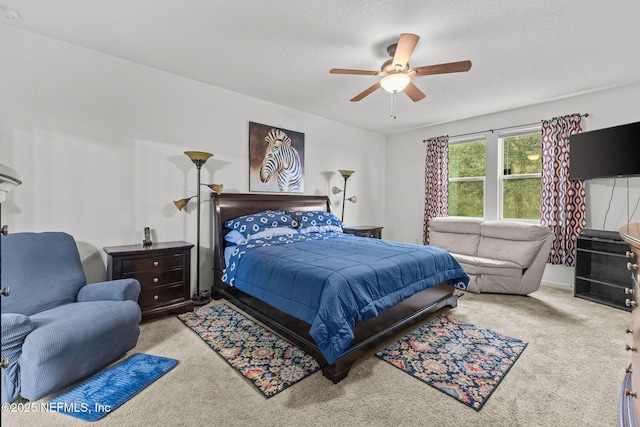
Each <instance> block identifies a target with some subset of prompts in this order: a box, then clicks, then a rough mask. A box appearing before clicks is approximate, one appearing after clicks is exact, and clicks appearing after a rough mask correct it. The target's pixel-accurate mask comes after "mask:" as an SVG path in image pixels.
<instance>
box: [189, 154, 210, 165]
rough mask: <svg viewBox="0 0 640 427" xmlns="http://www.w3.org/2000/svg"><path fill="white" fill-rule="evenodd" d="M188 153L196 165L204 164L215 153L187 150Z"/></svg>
mask: <svg viewBox="0 0 640 427" xmlns="http://www.w3.org/2000/svg"><path fill="white" fill-rule="evenodd" d="M184 154H186V155H187V156H188V157H189V158H190V159H191V161H192V162H193V163H195V164H196V166H202V165H203V164H205V162H206V161H207V160H208V159H209V157H213V154H211V153H207V152H204V151H185V152H184Z"/></svg>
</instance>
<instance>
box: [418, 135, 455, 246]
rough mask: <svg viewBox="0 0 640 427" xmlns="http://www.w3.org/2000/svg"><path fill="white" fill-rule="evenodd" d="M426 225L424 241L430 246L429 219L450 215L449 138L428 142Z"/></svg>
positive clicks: (423, 235)
mask: <svg viewBox="0 0 640 427" xmlns="http://www.w3.org/2000/svg"><path fill="white" fill-rule="evenodd" d="M424 176H425V178H424V181H425V185H424V192H425V198H424V224H423V230H422V232H423V234H422V241H423V243H424V244H425V245H428V244H429V219H431V218H435V217H440V216H448V215H449V137H448V136H439V137H437V138H431V139H428V140H427V160H426V163H425V167H424Z"/></svg>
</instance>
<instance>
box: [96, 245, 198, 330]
mask: <svg viewBox="0 0 640 427" xmlns="http://www.w3.org/2000/svg"><path fill="white" fill-rule="evenodd" d="M191 248H193V245H192V244H191V243H187V242H165V243H154V244H152V245H151V246H143V245H129V246H110V247H105V248H103V249H104V251H105V252H106V253H107V279H108V280H114V279H124V278H128V277H132V278H134V279H137V280H138V281H139V282H140V286H141V291H140V297H139V298H138V304H140V308H141V310H142V320H148V319H152V318H154V317H159V316H164V315H167V314H174V313H183V312H185V311H189V310H193V301H191V296H190V293H191V284H190V283H191Z"/></svg>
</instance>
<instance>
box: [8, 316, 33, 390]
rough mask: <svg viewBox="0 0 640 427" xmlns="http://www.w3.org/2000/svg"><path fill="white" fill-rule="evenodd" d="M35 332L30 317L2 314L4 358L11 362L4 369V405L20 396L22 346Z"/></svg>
mask: <svg viewBox="0 0 640 427" xmlns="http://www.w3.org/2000/svg"><path fill="white" fill-rule="evenodd" d="M32 330H33V325H32V324H31V319H29V316H25V315H24V314H18V313H2V358H3V359H4V358H7V359H8V360H9V365H8V366H7V367H6V368H3V373H2V374H3V375H2V403H10V402H13V401H14V400H15V399H16V398H17V397H18V395H19V394H20V388H19V381H18V374H19V370H20V369H19V365H18V360H20V355H21V354H22V344H23V343H24V340H25V338H26V337H27V335H29V334H30V333H31V331H32Z"/></svg>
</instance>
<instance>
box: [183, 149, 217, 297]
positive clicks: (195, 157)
mask: <svg viewBox="0 0 640 427" xmlns="http://www.w3.org/2000/svg"><path fill="white" fill-rule="evenodd" d="M184 154H186V155H187V156H189V158H190V159H191V161H192V162H193V163H194V164H195V165H196V169H197V171H198V187H197V188H198V192H197V193H196V200H197V202H198V206H197V209H196V212H197V215H196V216H197V217H198V218H197V219H198V225H197V227H196V233H197V237H196V239H197V243H196V297H195V298H194V299H193V305H196V306H200V305H205V304H207V303H209V301H210V298H209V297H208V296H204V295H202V294H201V293H200V170H201V169H202V165H204V164H205V163H206V161H207V159H208V158H209V157H212V156H213V154H211V153H203V152H200V151H185V152H184Z"/></svg>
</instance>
